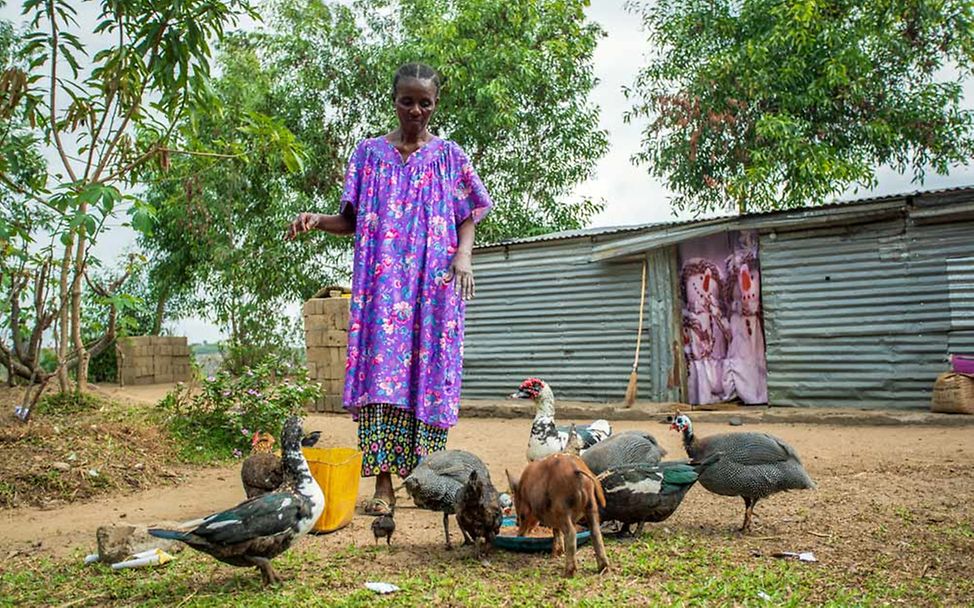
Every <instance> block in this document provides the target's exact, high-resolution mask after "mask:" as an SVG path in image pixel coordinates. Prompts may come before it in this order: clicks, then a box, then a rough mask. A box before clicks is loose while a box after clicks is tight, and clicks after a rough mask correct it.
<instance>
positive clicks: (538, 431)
mask: <svg viewBox="0 0 974 608" xmlns="http://www.w3.org/2000/svg"><path fill="white" fill-rule="evenodd" d="M511 398H512V399H533V400H534V404H535V407H536V408H537V409H536V411H535V415H534V421H533V422H532V423H531V434H530V436H529V437H528V453H527V456H528V460H540V459H542V458H544V457H546V456H551V455H552V454H560V453H562V452H565V448H566V446H567V444H568V437H569V431H570V427H568V426H556V425H555V394H554V393H553V392H552V390H551V387H550V386H548V384H547V383H546V382H545V381H544V380H541V379H539V378H528V379H527V380H525V381H524V382H522V383H521V386H519V387H518V389H517V391H515V392H514V393H513V394H512V395H511ZM575 432H576V433H577V434H578V438H579V440H580V441H581V445H580V446H579V452H580V453H582V454H584V453H585V451H586V450H588V449H589V448H591V447H592V446H593V445H595V444H597V443H598V442H600V441H604V440H605V439H606V438H608V437H609V436H610V435H612V426H611V425H609V422H608V421H606V420H596V421H594V422H591V423H589V424H586V425H577V426H576V427H575Z"/></svg>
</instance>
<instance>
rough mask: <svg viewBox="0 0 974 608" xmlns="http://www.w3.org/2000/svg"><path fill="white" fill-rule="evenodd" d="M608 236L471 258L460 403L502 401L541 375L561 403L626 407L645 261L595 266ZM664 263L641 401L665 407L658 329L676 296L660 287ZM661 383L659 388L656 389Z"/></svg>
mask: <svg viewBox="0 0 974 608" xmlns="http://www.w3.org/2000/svg"><path fill="white" fill-rule="evenodd" d="M608 238H611V237H603V238H602V239H601V240H598V239H595V238H575V239H565V240H559V241H548V242H543V243H537V244H532V243H528V244H520V245H513V246H508V247H506V248H505V247H491V248H486V249H477V250H474V272H475V276H476V280H477V297H476V298H475V299H474V300H472V301H471V302H470V303H469V304H468V306H467V324H466V338H465V340H464V375H463V395H464V397H465V398H473V399H498V398H502V397H504V396H506V395H508V394H510V393H511V392H512V391H513V390H515V389H516V388H517V386H518V384H520V382H521V381H522V380H523V379H524V378H527V377H530V376H537V377H540V378H543V379H544V380H545V381H547V382H549V383H550V384H551V387H552V390H554V392H555V396H556V397H558V398H561V399H572V400H586V401H618V400H620V399H622V397H623V396H624V394H625V391H626V383H627V382H628V380H629V373H630V371H631V370H632V360H633V355H634V354H635V344H636V327H637V323H638V316H639V291H640V285H641V272H642V260H641V259H636V260H629V261H623V262H613V263H599V262H591V261H590V258H591V254H592V245H593V243H595V242H601V243H604V242H606V239H608ZM616 238H618V237H616ZM667 256H672V253H665V252H660V253H657V254H655V255H654V256H652V259H651V260H650V266H649V272H648V285H649V287H648V289H647V301H646V318H645V320H644V324H643V343H642V355H641V357H640V366H639V376H640V384H639V389H640V393H639V396H640V398H641V399H657V400H662V399H665V398H667V396H668V395H670V394H672V392H673V391H672V389H667V388H666V378H665V376H666V373H668V372H669V369H670V368H669V366H670V365H671V361H670V360H668V359H665V357H666V353H667V352H668V351H669V346H668V344H669V341H670V340H672V330H669V331H664V330H663V329H661V328H664V327H665V325H666V324H667V323H669V322H670V321H668V320H666V319H665V317H666V314H665V311H666V310H667V309H668V308H669V309H671V308H672V306H673V290H672V288H671V287H670V286H669V285H667V286H666V288H665V289H663V285H662V281H670V280H671V277H670V276H669V272H670V271H669V270H666V268H667V267H668V265H671V264H672V263H675V262H667V260H666V258H667ZM658 275H659V276H658ZM657 285H659V290H657V289H656V286H657ZM657 291H659V293H657ZM660 366H666V373H661V372H660V371H659V370H660ZM661 375H662V376H663V379H662V382H663V385H662V389H661V390H657V389H656V388H655V387H654V384H653V383H654V382H660V381H661V380H660V376H661Z"/></svg>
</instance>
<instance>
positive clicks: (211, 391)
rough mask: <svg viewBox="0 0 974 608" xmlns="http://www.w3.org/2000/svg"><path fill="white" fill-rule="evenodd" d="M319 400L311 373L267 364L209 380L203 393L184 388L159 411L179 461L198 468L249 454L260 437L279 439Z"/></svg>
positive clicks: (278, 362) (272, 362)
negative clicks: (260, 433)
mask: <svg viewBox="0 0 974 608" xmlns="http://www.w3.org/2000/svg"><path fill="white" fill-rule="evenodd" d="M319 396H320V387H319V386H318V385H317V384H314V383H311V382H310V381H309V380H308V377H307V370H306V369H304V368H302V367H295V366H292V365H290V364H289V363H287V362H285V361H281V360H279V359H274V358H267V359H265V360H264V361H263V362H262V363H260V364H259V365H257V366H256V367H254V368H253V369H247V370H245V371H244V372H243V373H242V374H240V375H239V376H234V375H231V374H229V373H227V372H223V371H221V372H219V373H218V374H216V375H214V376H208V377H207V378H205V379H204V380H203V381H202V384H201V386H200V387H199V388H198V390H194V389H192V388H191V387H190V386H187V385H185V384H183V383H180V384H179V385H177V386H176V388H175V389H174V390H173V391H171V392H170V393H169V394H168V395H166V397H165V398H164V399H163V400H162V401H161V402H160V404H159V407H160V408H162V410H163V411H164V412H165V414H166V424H167V426H168V428H169V430H170V432H171V433H172V434H173V435H174V436H175V438H176V440H177V441H178V442H179V446H178V451H179V454H180V456H181V457H182V458H183V459H185V460H187V461H191V462H199V461H206V460H210V459H212V458H214V457H220V458H228V457H230V456H231V455H235V456H238V457H239V456H240V455H242V454H244V453H247V452H248V451H249V449H250V441H251V436H252V435H253V433H254V432H256V431H264V432H269V433H272V434H273V435H274V436H278V435H279V434H280V431H281V427H282V426H283V424H284V420H285V419H286V418H287V417H288V416H290V415H292V414H299V415H300V414H302V413H303V411H304V408H305V407H306V406H307V405H308V404H309V403H310V402H312V401H313V400H315V399H317V398H318V397H319Z"/></svg>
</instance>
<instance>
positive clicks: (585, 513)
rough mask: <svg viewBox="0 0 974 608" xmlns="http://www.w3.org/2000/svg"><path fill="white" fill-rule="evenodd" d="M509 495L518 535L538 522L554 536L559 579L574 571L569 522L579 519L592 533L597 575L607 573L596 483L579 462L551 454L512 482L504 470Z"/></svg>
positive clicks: (599, 488) (602, 501) (600, 495)
mask: <svg viewBox="0 0 974 608" xmlns="http://www.w3.org/2000/svg"><path fill="white" fill-rule="evenodd" d="M504 472H505V473H507V480H508V482H509V483H510V484H511V496H513V498H514V507H515V510H516V511H517V521H518V535H520V536H524V535H525V534H527V533H528V532H530V531H531V530H532V529H533V528H534V527H535V526H537V525H538V524H541V525H542V526H547V527H549V528H551V530H552V532H553V533H554V542H553V543H552V555H554V556H556V557H557V556H558V555H561V553H562V552H564V553H565V576H573V575H574V574H575V571H576V570H577V569H578V562H577V561H576V559H575V551H576V539H575V522H577V521H579V520H581V519H582V518H585V519H587V524H588V526H589V529H590V530H591V533H592V545H593V546H594V547H595V559H596V561H597V562H598V566H599V572H604V571H606V570H608V569H609V561H608V559H606V557H605V545H604V544H603V543H602V531H601V530H600V529H599V507H600V506H602V507H604V506H605V494H603V493H602V484H600V483H599V480H598V479H596V477H595V475H593V474H592V471H590V470H589V468H588V467H587V466H586V465H585V462H584V461H583V460H582V459H581V458H579V457H577V456H572V455H569V454H554V455H552V456H548V457H547V458H543V459H541V460H535V461H534V462H531V463H529V464H528V466H526V467H525V468H524V471H523V472H522V473H521V477H520V478H518V479H515V478H514V477H512V476H511V473H510V472H509V471H506V470H505V471H504Z"/></svg>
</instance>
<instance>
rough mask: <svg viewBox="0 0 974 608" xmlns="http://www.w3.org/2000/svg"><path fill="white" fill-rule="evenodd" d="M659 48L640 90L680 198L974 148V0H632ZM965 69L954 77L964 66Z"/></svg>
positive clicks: (805, 191) (911, 165) (862, 172)
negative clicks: (971, 94) (971, 98)
mask: <svg viewBox="0 0 974 608" xmlns="http://www.w3.org/2000/svg"><path fill="white" fill-rule="evenodd" d="M629 8H630V9H631V10H632V11H634V12H635V13H637V14H639V15H640V16H641V17H642V19H643V23H644V25H645V26H646V28H647V30H648V32H649V43H650V46H651V48H653V49H654V55H653V57H652V59H651V60H650V62H649V64H648V65H647V66H646V67H645V68H643V69H642V70H641V71H640V72H639V74H638V76H637V78H636V80H635V83H634V85H633V87H632V88H631V89H629V90H627V94H629V95H630V96H631V98H632V99H633V100H634V103H635V105H634V106H633V107H632V109H631V110H630V111H629V112H628V113H627V115H626V119H627V121H633V122H634V121H638V120H641V119H646V120H647V121H648V123H647V126H646V127H645V128H644V131H643V134H644V139H643V148H642V151H641V152H640V153H638V154H637V155H636V156H635V157H634V160H635V161H636V162H639V163H645V164H647V165H648V166H649V171H650V173H651V174H653V175H655V176H658V177H662V178H664V179H665V181H666V184H667V186H668V187H669V188H670V189H671V190H673V191H674V192H675V197H674V199H673V205H674V207H676V208H677V209H686V210H692V211H694V212H696V213H698V214H699V213H704V212H709V211H716V210H722V209H728V208H731V209H737V210H738V211H739V212H741V213H743V212H745V211H746V210H771V209H778V208H790V207H798V206H803V205H808V204H811V203H818V202H824V201H825V199H826V198H828V197H830V196H834V195H836V194H838V193H840V192H842V191H843V190H845V189H846V188H848V187H849V186H850V185H857V186H863V187H872V186H875V185H876V183H877V182H876V168H877V166H879V165H889V166H891V167H893V168H894V169H896V170H898V171H900V172H901V173H903V172H906V171H910V172H912V174H913V178H914V180H915V181H921V182H922V180H923V178H924V175H925V172H926V171H927V170H928V168H932V169H933V170H935V171H936V172H938V173H947V172H948V171H949V169H950V167H951V166H952V165H955V164H958V163H966V162H967V161H968V160H969V159H970V157H971V154H972V152H974V138H972V116H974V114H972V112H971V111H970V110H967V109H964V108H963V106H962V103H961V102H962V88H961V83H962V80H963V78H966V77H967V76H969V75H970V73H971V68H972V60H974V2H971V1H970V0H910V1H906V0H879V1H877V2H854V1H852V0H827V1H816V0H744V1H743V2H741V1H737V0H733V1H732V0H713V1H708V2H700V1H699V0H658V1H656V2H653V3H649V2H632V3H630V4H629ZM954 73H956V74H958V76H956V77H954V76H953V75H952V74H954Z"/></svg>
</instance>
